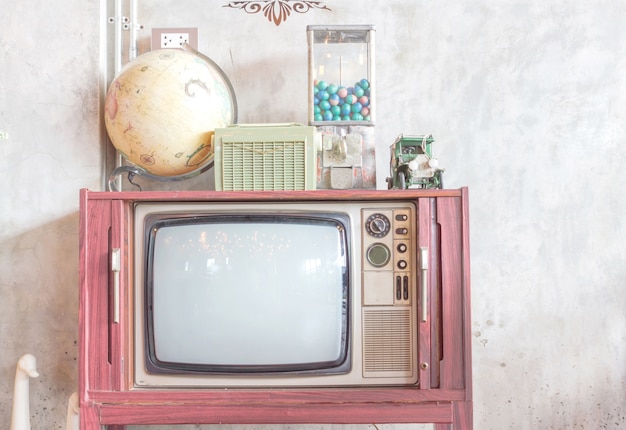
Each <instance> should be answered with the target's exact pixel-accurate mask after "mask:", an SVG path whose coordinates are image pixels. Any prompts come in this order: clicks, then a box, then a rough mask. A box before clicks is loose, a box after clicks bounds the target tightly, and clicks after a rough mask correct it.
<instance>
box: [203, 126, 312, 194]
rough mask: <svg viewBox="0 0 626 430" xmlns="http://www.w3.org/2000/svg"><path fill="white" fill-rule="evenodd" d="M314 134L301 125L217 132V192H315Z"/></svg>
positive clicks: (227, 129)
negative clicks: (313, 190)
mask: <svg viewBox="0 0 626 430" xmlns="http://www.w3.org/2000/svg"><path fill="white" fill-rule="evenodd" d="M314 133H315V128H314V127H306V126H297V125H291V126H256V127H255V126H236V127H232V128H224V129H216V130H215V137H214V142H215V160H214V161H215V175H216V176H215V187H216V189H217V190H219V191H222V190H223V191H274V190H310V189H315V185H316V183H315V173H316V172H315V166H316V164H315V163H316V161H317V160H316V156H315V142H314V138H315V136H314Z"/></svg>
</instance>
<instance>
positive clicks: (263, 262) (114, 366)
mask: <svg viewBox="0 0 626 430" xmlns="http://www.w3.org/2000/svg"><path fill="white" fill-rule="evenodd" d="M80 212H81V216H80V282H81V288H80V311H79V317H80V339H79V341H80V357H79V359H80V362H79V367H80V378H79V381H80V384H79V385H80V399H81V400H80V402H81V423H82V424H81V428H85V429H92V428H93V429H95V428H99V427H98V425H101V424H125V423H127V424H160V423H162V424H195V423H214V422H233V423H237V422H239V423H242V422H249V423H276V422H295V423H298V422H302V423H305V422H311V423H314V422H355V423H358V422H423V421H420V420H427V421H425V422H431V421H434V420H435V418H436V419H440V420H451V422H452V421H457V422H458V420H459V419H458V417H455V416H453V415H451V414H458V413H462V414H465V413H467V412H469V413H470V414H471V403H470V399H471V381H470V380H469V375H470V372H471V362H470V351H469V348H468V347H467V346H468V345H469V342H470V337H469V331H468V330H469V290H468V288H469V278H468V276H469V259H468V254H467V234H468V232H467V216H466V212H467V204H466V190H465V189H461V190H419V191H410V190H385V191H376V190H325V191H322V190H318V191H268V192H265V191H261V192H257V191H255V192H241V191H239V192H216V191H209V192H203V191H147V192H91V191H88V190H82V191H81V208H80ZM346 390H347V391H346ZM321 405H325V406H323V407H321ZM359 405H362V406H363V407H361V406H359ZM421 408H426V410H427V412H428V413H427V414H426V415H424V416H423V417H421V418H420V417H419V416H418V415H416V414H419V411H420V410H421ZM279 411H280V412H279ZM287 411H291V412H287ZM284 413H286V414H287V415H283V414H284ZM437 417H439V418H437ZM326 420H331V421H326ZM364 420H365V421H364ZM463 420H465V421H466V420H467V417H465V418H463ZM116 428H117V427H116Z"/></svg>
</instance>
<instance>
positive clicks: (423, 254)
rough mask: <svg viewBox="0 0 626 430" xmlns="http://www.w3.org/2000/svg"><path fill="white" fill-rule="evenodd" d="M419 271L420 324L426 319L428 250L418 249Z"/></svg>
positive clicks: (423, 247) (425, 248)
mask: <svg viewBox="0 0 626 430" xmlns="http://www.w3.org/2000/svg"><path fill="white" fill-rule="evenodd" d="M420 270H421V272H422V322H426V319H427V318H428V276H427V275H428V248H427V247H425V246H422V247H420Z"/></svg>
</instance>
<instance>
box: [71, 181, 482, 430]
mask: <svg viewBox="0 0 626 430" xmlns="http://www.w3.org/2000/svg"><path fill="white" fill-rule="evenodd" d="M467 194H468V193H467V189H466V188H461V189H458V190H420V191H417V190H416V191H408V190H406V191H402V190H399V191H397V190H392V191H364V190H345V191H344V190H341V191H336V190H319V191H298V192H288V191H282V192H199V191H184V192H119V193H109V192H90V191H88V190H82V191H81V194H80V197H81V200H80V310H79V325H80V345H79V346H80V357H79V359H80V362H79V366H80V375H79V395H80V428H81V429H82V430H99V429H100V428H101V427H100V426H101V425H106V426H108V428H109V429H115V430H122V429H123V428H124V426H125V425H127V424H128V425H131V424H134V425H141V424H172V425H173V424H202V423H204V424H211V423H230V424H237V423H240V424H246V423H250V424H263V423H266V424H279V423H292V424H295V423H338V424H341V423H346V424H347V423H354V424H357V423H363V424H371V423H435V428H436V429H437V430H444V429H452V428H454V429H455V430H457V429H463V430H471V429H472V379H471V369H472V366H471V338H470V327H471V326H470V273H469V267H470V264H469V223H468V196H467ZM377 196H378V197H381V196H384V198H386V199H390V198H391V199H399V200H400V199H402V200H407V199H410V200H413V201H415V203H416V205H417V208H418V214H419V215H418V226H417V228H418V229H419V230H418V231H419V239H418V240H419V242H420V245H422V244H424V245H426V246H429V247H431V248H432V247H435V248H434V249H436V258H431V259H430V263H429V264H430V267H429V270H428V280H427V282H428V284H427V288H428V292H429V294H428V296H427V297H428V298H427V303H426V305H427V319H426V321H425V322H421V321H419V322H418V324H420V327H419V339H418V347H419V353H418V355H419V363H418V366H419V369H420V375H419V376H420V377H419V383H418V384H417V385H415V386H410V387H389V388H381V387H371V388H370V387H362V388H315V389H312V388H307V389H282V388H281V389H228V390H226V389H193V390H191V389H171V388H168V389H137V388H134V387H133V383H132V367H133V366H132V363H131V361H132V357H131V345H130V342H131V328H132V327H131V326H132V321H131V319H130V313H129V309H131V308H132V306H131V303H130V302H131V294H130V291H131V289H132V286H131V284H130V282H129V279H132V277H131V272H132V270H133V268H132V267H131V266H130V265H129V264H128V260H129V259H128V256H129V255H130V253H132V251H133V250H132V240H131V237H132V222H131V221H130V218H131V211H132V205H133V203H134V202H137V201H151V200H152V201H164V200H168V201H181V202H182V201H208V202H212V201H262V200H267V201H272V200H283V201H288V200H294V199H297V200H309V201H312V202H314V201H321V200H338V201H344V200H359V199H365V198H374V197H377ZM111 248H120V249H121V255H122V259H121V261H122V267H121V270H120V283H119V291H120V294H119V309H120V310H121V311H120V312H119V318H118V322H115V321H114V317H113V315H114V313H116V312H115V310H114V309H113V302H114V298H113V296H114V293H113V290H114V282H113V277H112V276H111V275H110V249H111ZM416 290H417V287H416ZM418 300H419V301H421V300H422V297H421V295H420V296H418Z"/></svg>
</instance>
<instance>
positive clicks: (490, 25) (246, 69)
mask: <svg viewBox="0 0 626 430" xmlns="http://www.w3.org/2000/svg"><path fill="white" fill-rule="evenodd" d="M105 1H106V0H102V3H99V2H97V1H93V0H92V1H77V0H70V1H65V2H38V3H37V4H36V5H34V4H33V3H32V2H15V1H10V0H0V10H1V11H2V12H0V181H1V183H2V184H3V187H2V191H1V192H0V422H2V423H5V425H7V424H6V423H9V422H10V419H11V403H12V397H13V395H12V390H13V376H14V372H15V364H16V361H17V359H18V358H19V357H20V356H21V355H22V354H24V353H26V352H30V353H33V354H34V355H36V356H37V359H38V363H39V371H40V377H39V378H37V379H33V380H31V415H32V427H33V428H34V429H44V428H50V429H52V428H55V429H59V428H64V426H65V411H66V407H67V398H68V396H69V395H70V394H71V393H72V392H73V391H75V390H76V387H77V338H78V329H77V317H78V311H77V306H78V292H77V287H78V274H77V272H78V234H77V227H78V213H77V211H78V190H79V189H80V188H83V187H87V188H91V189H94V190H96V189H100V188H101V184H102V181H103V174H108V173H109V172H107V171H105V169H103V167H102V166H103V156H102V154H103V150H102V144H103V142H104V139H103V137H102V128H101V125H100V104H101V102H102V100H100V98H99V97H100V93H99V85H100V81H101V76H102V75H101V74H102V71H103V69H105V66H104V62H105V60H106V59H107V55H104V56H103V57H102V58H101V52H104V53H105V54H106V49H101V42H104V39H106V38H104V39H101V30H102V29H106V28H107V25H108V24H106V18H107V15H108V11H107V9H108V7H107V3H106V2H105ZM226 3H227V2H226V1H223V2H215V1H212V2H206V1H205V2H202V1H197V0H184V1H183V2H180V1H177V2H174V1H167V0H161V1H152V2H142V4H139V9H138V21H139V22H140V23H141V24H143V25H144V26H145V30H143V31H142V32H141V33H140V34H139V48H140V51H143V52H145V50H146V49H147V47H148V46H149V37H150V28H152V27H178V26H192V27H198V28H199V33H200V43H199V45H200V46H199V48H200V51H202V52H203V53H204V54H206V55H208V56H210V57H211V58H212V59H213V60H215V61H216V62H217V63H218V64H220V65H221V66H222V68H223V69H224V70H225V72H226V73H227V75H228V76H229V78H230V79H231V81H232V83H233V86H234V87H235V91H236V93H237V96H238V101H239V108H240V110H239V120H240V122H242V123H245V122H288V121H294V122H306V118H307V117H306V115H307V104H306V102H307V100H306V74H307V64H306V50H307V46H306V37H305V28H306V26H307V25H309V24H374V25H375V26H376V28H377V33H376V35H377V41H376V51H377V52H376V56H377V61H376V74H377V85H378V90H377V95H378V114H377V126H376V134H377V142H378V143H377V145H378V146H377V149H378V152H377V158H378V161H379V164H378V170H379V174H378V184H379V186H380V187H383V186H384V177H385V176H386V174H387V172H386V169H387V164H386V163H387V159H388V154H387V147H388V145H389V144H390V143H391V142H393V140H394V138H395V137H396V136H397V135H398V134H400V133H407V134H421V133H432V134H433V135H434V136H435V138H436V139H437V142H436V144H435V153H436V155H437V156H438V157H439V159H440V162H441V165H442V166H443V167H445V168H446V174H445V175H446V187H448V188H452V187H458V186H462V185H468V186H469V187H470V198H471V213H470V218H471V248H472V286H473V291H472V297H473V301H472V304H473V319H472V334H473V336H472V338H473V351H474V399H475V411H474V416H475V426H476V428H477V429H537V428H540V429H583V428H586V429H598V428H622V427H626V406H625V405H626V364H625V363H626V317H625V314H626V312H625V309H626V294H625V293H624V280H625V279H626V264H625V263H624V261H625V260H626V223H624V222H623V220H622V218H623V214H625V213H626V199H624V198H623V196H622V194H623V190H624V189H625V188H626V176H625V175H624V172H623V171H622V169H623V167H624V166H625V165H626V155H625V154H626V152H625V151H624V147H625V145H626V135H625V133H624V128H625V124H626V45H625V44H624V43H623V41H624V40H626V27H624V25H623V23H624V21H625V19H626V3H624V2H623V1H608V0H607V1H603V0H596V1H592V2H589V1H581V0H573V1H572V0H569V1H566V0H551V1H544V0H541V1H540V0H517V1H515V0H503V1H499V2H493V1H485V0H477V1H472V2H470V1H464V0H445V1H442V2H425V1H398V0H395V1H394V0H392V1H386V2H380V1H373V0H363V1H332V0H331V1H327V2H324V3H325V4H326V5H327V6H328V7H329V8H330V9H331V11H326V10H312V11H309V12H308V13H306V14H297V13H292V14H291V15H290V16H289V17H288V18H287V20H286V21H284V22H283V23H281V25H280V26H276V25H274V24H272V23H269V22H267V21H266V20H265V19H264V18H263V17H262V16H261V15H260V14H257V15H251V14H246V13H244V12H243V11H240V10H235V9H231V8H225V7H222V6H223V5H224V4H226ZM104 33H106V31H104V32H103V34H104ZM208 427H210V428H215V429H218V428H219V429H231V428H240V427H239V426H208ZM257 427H258V426H249V428H257ZM271 427H272V428H277V427H276V426H271ZM366 427H367V426H345V427H344V426H332V425H328V426H282V427H281V428H284V429H299V428H308V429H325V430H326V429H339V428H366ZM268 428H269V427H268ZM371 428H373V426H371ZM378 428H380V429H382V428H386V429H409V428H410V429H414V428H415V429H417V428H421V426H417V425H402V426H400V425H398V426H393V425H387V426H382V425H379V426H378Z"/></svg>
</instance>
